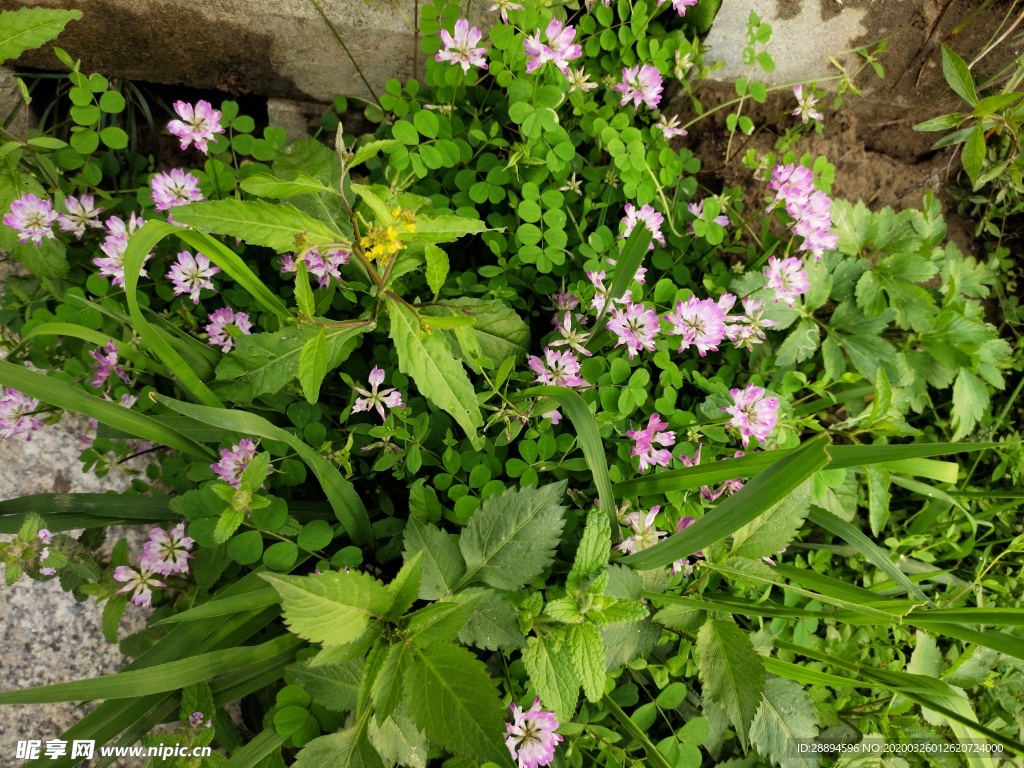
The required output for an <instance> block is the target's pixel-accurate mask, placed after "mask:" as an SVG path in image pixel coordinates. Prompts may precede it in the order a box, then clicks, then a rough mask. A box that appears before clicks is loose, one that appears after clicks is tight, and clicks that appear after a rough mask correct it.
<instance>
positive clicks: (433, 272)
mask: <svg viewBox="0 0 1024 768" xmlns="http://www.w3.org/2000/svg"><path fill="white" fill-rule="evenodd" d="M423 255H424V257H425V258H426V260H427V285H428V286H430V290H431V291H433V292H434V297H435V298H437V295H438V294H439V293H440V292H441V287H442V286H443V285H444V281H445V280H446V279H447V278H448V270H449V268H450V267H449V265H448V254H447V253H445V252H444V251H443V250H442V249H441V248H438V247H437V246H436V245H433V244H432V243H428V244H427V246H426V248H424V250H423Z"/></svg>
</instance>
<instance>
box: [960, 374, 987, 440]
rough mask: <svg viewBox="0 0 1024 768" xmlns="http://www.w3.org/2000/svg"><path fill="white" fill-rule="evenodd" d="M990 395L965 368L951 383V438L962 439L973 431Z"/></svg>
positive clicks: (982, 416) (983, 413) (981, 416)
mask: <svg viewBox="0 0 1024 768" xmlns="http://www.w3.org/2000/svg"><path fill="white" fill-rule="evenodd" d="M989 401H990V397H989V394H988V389H987V388H986V387H985V384H984V383H983V382H982V381H981V379H979V378H978V377H977V376H975V375H974V374H973V373H971V372H970V371H969V370H967V369H966V368H961V369H960V373H959V374H958V375H957V377H956V381H955V382H954V383H953V428H954V430H955V431H954V432H953V440H954V441H957V440H962V439H963V438H964V437H966V436H967V435H969V434H970V433H971V432H973V431H974V427H975V426H977V424H978V422H980V421H981V419H982V418H984V416H985V411H987V410H988V406H989Z"/></svg>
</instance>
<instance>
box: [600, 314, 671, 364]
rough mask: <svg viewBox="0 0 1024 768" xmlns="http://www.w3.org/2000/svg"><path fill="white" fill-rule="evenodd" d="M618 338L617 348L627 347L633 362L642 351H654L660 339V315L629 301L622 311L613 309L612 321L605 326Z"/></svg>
mask: <svg viewBox="0 0 1024 768" xmlns="http://www.w3.org/2000/svg"><path fill="white" fill-rule="evenodd" d="M605 328H607V329H608V330H609V331H611V332H612V333H614V334H615V335H616V336H617V337H618V338H617V339H616V341H615V346H616V347H620V346H623V345H625V347H626V352H627V354H628V355H629V359H630V360H632V359H633V358H634V357H636V355H637V354H638V353H639V352H640V351H641V350H644V349H646V350H647V351H648V352H653V351H654V341H655V339H657V338H658V331H659V330H660V328H659V326H658V313H657V312H655V311H654V310H653V309H648V308H647V307H646V306H644V305H643V304H634V303H633V302H632V301H629V300H627V301H626V302H625V304H624V305H623V308H622V309H619V308H618V307H612V310H611V319H610V320H609V321H608V322H607V324H606V325H605Z"/></svg>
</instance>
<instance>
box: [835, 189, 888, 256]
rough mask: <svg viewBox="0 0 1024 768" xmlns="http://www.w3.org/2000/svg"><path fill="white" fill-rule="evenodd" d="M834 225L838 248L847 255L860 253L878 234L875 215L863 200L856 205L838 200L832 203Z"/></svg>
mask: <svg viewBox="0 0 1024 768" xmlns="http://www.w3.org/2000/svg"><path fill="white" fill-rule="evenodd" d="M832 225H833V226H834V227H835V230H836V235H837V243H836V249H837V250H838V251H839V252H840V253H845V254H846V255H847V256H857V255H859V254H860V253H861V252H862V251H864V250H866V249H867V247H868V246H869V245H871V243H872V242H874V240H875V237H876V236H877V234H878V225H877V224H876V223H875V215H874V214H873V213H872V212H871V209H869V208H868V207H867V206H866V205H864V203H863V202H861V201H858V202H857V203H856V205H854V204H853V203H848V202H847V201H845V200H836V201H835V202H834V203H833V204H832Z"/></svg>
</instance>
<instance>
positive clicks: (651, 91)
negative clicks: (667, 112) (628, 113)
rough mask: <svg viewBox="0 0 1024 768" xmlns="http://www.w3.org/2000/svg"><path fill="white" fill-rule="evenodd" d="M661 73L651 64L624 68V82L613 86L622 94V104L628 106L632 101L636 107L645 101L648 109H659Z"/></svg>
mask: <svg viewBox="0 0 1024 768" xmlns="http://www.w3.org/2000/svg"><path fill="white" fill-rule="evenodd" d="M661 82H662V81H661V73H660V72H659V71H658V68H657V67H653V66H651V65H650V64H642V65H640V66H637V67H623V68H622V82H621V83H619V84H618V85H616V86H614V87H613V88H612V90H613V91H618V92H619V93H621V94H622V99H621V100H620V101H619V105H620V106H623V107H624V106H626V105H627V104H628V103H629V102H630V101H632V102H633V108H634V109H636V108H637V107H639V106H640V103H641V102H643V103H644V104H645V105H646V106H647V108H648V109H657V108H658V104H659V103H660V102H661V92H662V90H664V89H663V88H662V87H661Z"/></svg>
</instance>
